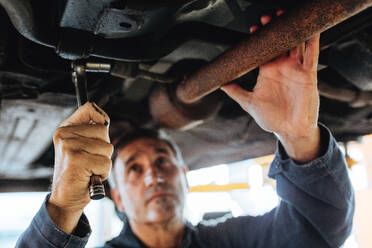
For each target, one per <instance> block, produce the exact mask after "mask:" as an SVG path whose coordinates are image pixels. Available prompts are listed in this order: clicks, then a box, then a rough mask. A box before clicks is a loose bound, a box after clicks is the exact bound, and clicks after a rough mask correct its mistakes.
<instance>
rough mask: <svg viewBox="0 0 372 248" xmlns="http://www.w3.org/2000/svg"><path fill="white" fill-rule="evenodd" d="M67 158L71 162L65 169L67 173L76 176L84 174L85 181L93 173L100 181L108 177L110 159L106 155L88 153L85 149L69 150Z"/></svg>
mask: <svg viewBox="0 0 372 248" xmlns="http://www.w3.org/2000/svg"><path fill="white" fill-rule="evenodd" d="M68 158H69V160H71V161H72V162H71V163H70V164H69V166H68V168H67V169H66V170H67V173H69V174H71V175H77V176H83V174H84V176H85V177H86V178H87V183H88V182H89V178H90V177H91V176H92V175H93V174H94V175H97V176H100V177H101V179H102V181H104V180H106V179H107V178H108V175H109V173H110V170H111V166H112V163H111V159H110V158H108V157H107V156H101V155H96V154H90V153H87V152H85V151H72V150H71V151H69V153H68ZM79 171H80V173H79ZM82 171H83V172H82Z"/></svg>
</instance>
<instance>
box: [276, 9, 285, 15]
mask: <svg viewBox="0 0 372 248" xmlns="http://www.w3.org/2000/svg"><path fill="white" fill-rule="evenodd" d="M283 14H284V10H282V9H280V10H278V11H276V16H281V15H283Z"/></svg>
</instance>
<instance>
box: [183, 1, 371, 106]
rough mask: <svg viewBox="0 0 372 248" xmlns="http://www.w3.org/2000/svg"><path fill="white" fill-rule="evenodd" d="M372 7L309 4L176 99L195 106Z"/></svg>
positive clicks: (204, 72)
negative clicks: (245, 75) (217, 91)
mask: <svg viewBox="0 0 372 248" xmlns="http://www.w3.org/2000/svg"><path fill="white" fill-rule="evenodd" d="M371 5H372V0H313V1H306V2H304V3H303V4H302V5H301V6H299V7H298V8H295V9H294V10H293V11H291V12H288V13H285V14H284V15H283V16H281V17H280V18H278V19H277V20H276V21H275V22H272V23H270V24H269V25H268V26H267V27H265V28H263V29H262V30H261V31H260V32H257V33H256V34H254V35H252V36H250V37H249V38H248V39H247V40H245V41H243V42H241V43H239V44H238V45H237V46H235V47H234V48H232V49H230V50H228V51H227V52H226V53H225V54H223V55H221V56H219V57H218V58H217V59H215V60H214V61H213V62H211V63H210V64H208V65H206V66H205V67H202V68H201V69H200V70H198V71H197V72H196V73H194V74H192V75H191V76H190V77H189V78H188V79H186V80H185V81H183V82H181V84H179V86H178V87H177V89H176V95H177V97H178V98H179V100H181V101H182V102H184V103H194V102H196V101H198V100H199V99H200V98H202V97H203V96H205V95H207V94H209V93H211V92H212V91H215V90H217V89H218V88H219V87H221V86H222V85H224V84H226V83H228V82H231V81H233V80H234V79H236V78H238V77H240V76H242V75H244V74H246V73H247V72H249V71H251V70H253V69H255V68H257V67H258V66H260V65H262V64H264V63H265V62H268V61H270V60H271V59H273V58H275V57H277V56H279V55H281V54H282V53H284V52H286V51H288V50H290V49H291V48H293V47H296V46H297V45H299V44H300V43H301V42H304V41H306V40H308V39H310V38H311V37H312V36H314V35H315V34H317V33H321V32H323V31H325V30H327V29H329V28H331V27H333V26H334V25H336V24H338V23H340V22H342V21H343V20H345V19H347V18H349V17H351V16H353V15H355V14H357V13H359V12H360V11H362V10H364V9H366V8H368V7H370V6H371Z"/></svg>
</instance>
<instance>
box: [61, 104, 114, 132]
mask: <svg viewBox="0 0 372 248" xmlns="http://www.w3.org/2000/svg"><path fill="white" fill-rule="evenodd" d="M109 122H110V118H109V117H108V115H107V114H106V113H105V112H104V111H103V110H102V109H101V108H100V107H98V106H97V105H96V104H95V103H92V102H87V103H85V104H84V105H83V106H81V107H80V108H79V109H78V110H76V111H75V112H74V113H73V114H72V115H71V116H70V117H69V118H68V119H66V120H65V121H64V122H63V123H62V124H61V127H65V126H72V125H79V124H89V123H98V124H102V125H106V126H107V125H108V124H109Z"/></svg>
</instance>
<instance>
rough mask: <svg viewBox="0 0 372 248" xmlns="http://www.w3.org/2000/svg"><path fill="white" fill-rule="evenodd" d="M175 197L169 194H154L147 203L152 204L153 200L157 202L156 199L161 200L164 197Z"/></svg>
mask: <svg viewBox="0 0 372 248" xmlns="http://www.w3.org/2000/svg"><path fill="white" fill-rule="evenodd" d="M171 196H173V195H172V194H170V193H168V192H158V193H155V194H153V195H152V196H151V197H150V198H149V199H148V200H147V203H149V202H151V201H152V200H156V199H159V198H163V197H171Z"/></svg>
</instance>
